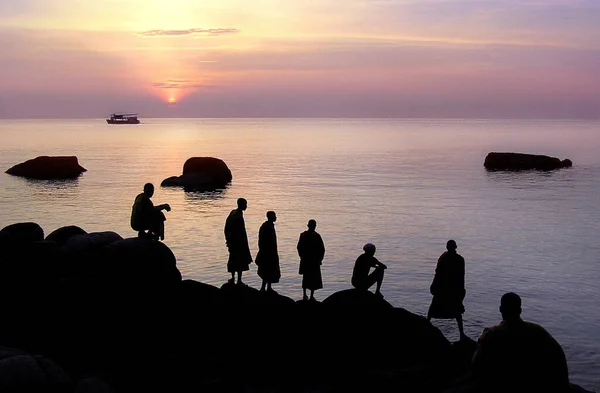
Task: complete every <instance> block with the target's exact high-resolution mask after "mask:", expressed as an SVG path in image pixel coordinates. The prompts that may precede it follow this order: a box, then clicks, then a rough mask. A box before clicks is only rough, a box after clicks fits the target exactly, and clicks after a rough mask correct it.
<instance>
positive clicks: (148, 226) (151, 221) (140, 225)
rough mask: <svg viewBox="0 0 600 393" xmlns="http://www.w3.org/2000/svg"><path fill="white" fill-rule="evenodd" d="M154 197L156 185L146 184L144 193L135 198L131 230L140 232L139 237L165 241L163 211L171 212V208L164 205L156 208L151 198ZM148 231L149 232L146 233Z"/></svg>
mask: <svg viewBox="0 0 600 393" xmlns="http://www.w3.org/2000/svg"><path fill="white" fill-rule="evenodd" d="M153 195H154V185H153V184H152V183H146V184H145V185H144V192H142V193H141V194H139V195H138V196H137V197H135V202H133V208H132V209H131V228H132V229H133V230H134V231H138V237H142V238H150V239H153V240H159V239H160V240H164V239H165V220H166V219H167V218H166V217H165V215H164V213H163V212H162V210H166V211H171V206H169V205H168V204H166V203H165V204H162V205H158V206H154V204H153V203H152V201H151V200H150V198H152V196H153ZM146 231H148V232H146Z"/></svg>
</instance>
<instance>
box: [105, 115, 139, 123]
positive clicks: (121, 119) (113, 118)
mask: <svg viewBox="0 0 600 393" xmlns="http://www.w3.org/2000/svg"><path fill="white" fill-rule="evenodd" d="M137 116H138V115H137V113H113V114H112V115H110V119H106V122H107V123H108V124H140V121H139V120H138V118H137Z"/></svg>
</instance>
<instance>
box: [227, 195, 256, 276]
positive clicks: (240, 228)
mask: <svg viewBox="0 0 600 393" xmlns="http://www.w3.org/2000/svg"><path fill="white" fill-rule="evenodd" d="M237 206H238V207H237V209H234V210H232V211H231V213H229V216H228V217H227V220H226V221H225V242H226V244H227V248H228V249H229V261H228V262H227V271H228V272H229V273H231V279H230V280H229V283H231V284H234V283H235V273H236V272H237V274H238V282H237V283H238V285H246V284H244V283H243V282H242V272H245V271H247V270H250V267H249V266H250V263H252V255H251V254H250V246H249V244H248V234H247V233H246V223H245V222H244V210H246V208H247V207H248V201H246V200H245V199H244V198H239V199H238V200H237Z"/></svg>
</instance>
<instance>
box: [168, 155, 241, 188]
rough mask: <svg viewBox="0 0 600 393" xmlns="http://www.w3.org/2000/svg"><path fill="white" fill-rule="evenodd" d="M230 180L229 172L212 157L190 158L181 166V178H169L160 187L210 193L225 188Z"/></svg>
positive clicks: (222, 162)
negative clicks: (182, 188)
mask: <svg viewBox="0 0 600 393" xmlns="http://www.w3.org/2000/svg"><path fill="white" fill-rule="evenodd" d="M231 179H232V176H231V171H230V170H229V168H228V167H227V164H225V162H224V161H223V160H221V159H218V158H214V157H192V158H190V159H188V160H187V161H186V162H185V164H184V165H183V174H182V175H181V176H171V177H169V178H167V179H165V180H163V181H162V183H161V184H160V185H161V186H162V187H184V188H185V189H187V190H199V191H212V190H216V189H219V188H225V186H227V184H229V183H230V182H231Z"/></svg>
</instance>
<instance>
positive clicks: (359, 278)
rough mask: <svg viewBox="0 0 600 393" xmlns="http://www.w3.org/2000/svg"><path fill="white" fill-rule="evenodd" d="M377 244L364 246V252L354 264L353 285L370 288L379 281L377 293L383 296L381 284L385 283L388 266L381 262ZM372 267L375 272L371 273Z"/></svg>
mask: <svg viewBox="0 0 600 393" xmlns="http://www.w3.org/2000/svg"><path fill="white" fill-rule="evenodd" d="M375 250H376V248H375V245H374V244H371V243H367V244H365V245H364V247H363V251H364V252H365V253H364V254H361V255H360V256H359V257H358V258H357V259H356V263H355V264H354V270H353V271H352V286H353V287H354V288H356V289H360V290H365V291H366V290H368V289H369V288H371V287H372V286H373V284H375V283H377V289H376V290H375V295H377V296H381V297H383V294H382V293H381V284H382V283H383V271H384V270H385V269H387V266H386V265H384V264H383V263H381V262H379V261H378V260H377V258H375V257H374V255H375ZM371 268H374V269H375V270H373V272H372V273H371V274H369V271H370V270H371Z"/></svg>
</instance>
